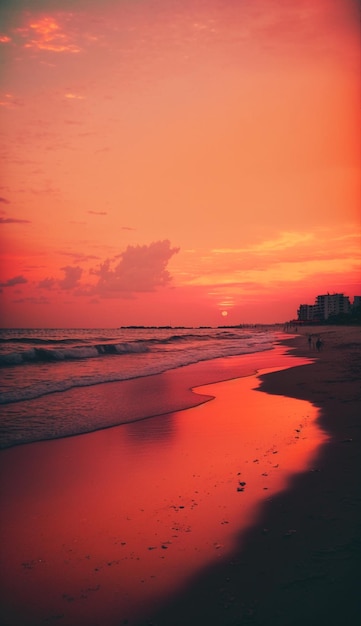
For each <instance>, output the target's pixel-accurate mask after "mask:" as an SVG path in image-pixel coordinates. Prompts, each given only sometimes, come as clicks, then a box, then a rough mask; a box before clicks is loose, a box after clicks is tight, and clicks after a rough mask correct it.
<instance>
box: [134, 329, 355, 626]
mask: <svg viewBox="0 0 361 626" xmlns="http://www.w3.org/2000/svg"><path fill="white" fill-rule="evenodd" d="M309 333H314V334H316V333H317V334H318V333H319V334H320V335H321V337H322V339H323V341H324V346H323V349H322V351H321V352H320V353H316V352H315V351H310V350H309V347H308V342H307V336H308V334H309ZM283 343H285V344H286V345H288V346H289V348H290V352H291V354H297V355H306V356H308V355H311V354H312V355H313V356H315V357H316V360H315V362H314V363H313V364H312V365H308V366H306V367H302V366H301V367H295V368H291V369H288V370H284V371H282V372H277V373H270V374H267V375H265V376H262V377H261V378H262V387H261V388H262V389H263V390H264V391H266V392H267V393H270V394H284V395H287V396H293V397H295V398H300V399H307V400H310V401H311V402H312V403H314V404H315V405H316V406H318V407H320V409H321V412H320V417H319V423H320V425H321V427H322V428H323V429H324V431H325V432H326V433H327V434H328V435H329V436H330V438H329V440H328V442H327V443H326V444H325V445H323V446H322V448H321V450H320V453H319V455H318V458H317V460H316V462H315V464H314V467H313V468H312V470H311V471H307V472H306V473H303V474H301V475H298V476H296V477H295V478H293V480H292V482H291V485H290V487H289V489H288V490H287V491H286V492H284V493H281V494H280V495H278V496H276V497H274V498H273V499H272V501H271V502H268V503H266V505H265V506H264V508H263V513H262V516H261V518H260V520H259V521H258V523H257V524H256V525H255V526H254V527H253V528H252V529H251V530H250V531H249V532H248V533H247V535H246V542H245V541H244V539H245V538H244V536H243V538H242V546H243V547H240V549H239V550H238V551H237V550H235V551H234V553H233V555H232V558H231V559H228V560H226V561H225V562H223V563H222V564H221V565H219V566H217V567H214V568H209V570H208V571H205V572H204V573H203V574H202V575H201V576H200V577H198V578H197V579H196V580H194V581H193V584H192V587H191V588H189V589H188V591H187V593H184V594H182V595H181V596H180V597H179V598H178V599H177V600H175V601H174V602H171V603H170V604H169V605H168V606H167V607H165V608H164V610H163V611H162V612H160V613H159V614H158V615H155V616H153V619H152V620H149V621H148V622H143V623H144V624H154V626H171V625H172V626H178V625H179V626H181V625H182V626H183V625H186V624H187V625H188V626H196V625H198V624H203V623H204V624H209V625H212V626H243V625H251V624H252V625H255V626H256V625H258V626H306V625H307V626H323V625H325V626H326V625H327V626H339V624H344V625H345V626H346V625H347V626H353V625H356V624H359V623H361V551H360V544H361V532H360V531H361V528H360V508H361V498H360V495H361V494H360V477H361V472H360V459H361V454H360V452H361V451H360V426H361V402H360V400H361V392H360V379H361V376H360V374H361V329H360V328H359V327H319V328H302V329H298V336H297V337H292V338H290V339H289V340H287V339H286V340H285V341H283ZM244 546H245V547H244Z"/></svg>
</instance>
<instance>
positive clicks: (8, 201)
mask: <svg viewBox="0 0 361 626" xmlns="http://www.w3.org/2000/svg"><path fill="white" fill-rule="evenodd" d="M0 202H4V204H10V200H7V199H6V198H0Z"/></svg>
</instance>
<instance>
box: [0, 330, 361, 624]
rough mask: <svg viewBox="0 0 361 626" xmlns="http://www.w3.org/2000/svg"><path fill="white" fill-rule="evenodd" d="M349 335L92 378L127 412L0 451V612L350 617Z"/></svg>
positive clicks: (121, 619)
mask: <svg viewBox="0 0 361 626" xmlns="http://www.w3.org/2000/svg"><path fill="white" fill-rule="evenodd" d="M316 332H319V333H320V334H321V335H322V338H323V340H324V341H323V347H322V350H321V351H320V352H318V351H317V350H316V349H315V348H314V347H311V348H310V347H309V345H308V340H307V336H308V334H310V333H313V334H316ZM360 347H361V333H360V329H359V328H351V327H345V328H341V327H320V328H318V329H316V330H315V329H307V328H302V329H297V332H296V331H295V330H293V331H292V333H291V332H290V334H289V336H288V335H287V334H284V335H282V337H281V339H280V342H279V345H278V346H277V347H276V348H275V349H274V350H270V351H266V352H263V353H257V354H253V355H242V356H241V357H229V358H225V359H214V360H212V361H208V362H204V363H197V364H194V365H189V366H186V367H183V368H178V369H174V370H170V371H168V372H166V373H165V374H160V375H157V376H155V377H147V381H146V382H147V387H146V389H147V392H146V393H145V387H144V383H145V380H139V381H124V382H121V383H111V384H107V385H103V386H99V387H101V388H102V389H103V393H104V394H107V395H108V397H109V394H110V393H111V394H113V391H112V390H114V394H116V393H118V391H116V390H120V389H122V390H123V392H122V393H127V394H132V395H134V397H136V398H137V402H138V405H139V406H137V408H136V410H137V411H138V413H137V414H136V415H135V414H134V415H135V417H136V418H137V419H138V421H134V422H133V423H129V424H123V425H122V426H117V427H114V428H108V429H103V430H98V431H96V432H93V433H89V434H86V435H79V436H74V437H67V438H60V439H54V440H53V441H41V442H37V443H30V444H26V445H23V446H16V447H14V448H10V449H7V450H3V451H1V453H0V473H1V483H2V484H1V503H2V510H3V511H5V515H4V514H3V515H2V522H1V543H2V550H1V552H2V557H1V558H2V566H1V570H2V571H1V578H2V585H1V587H2V602H1V604H2V623H4V624H6V625H7V626H12V625H14V626H15V624H16V625H17V624H23V625H24V626H35V625H40V624H53V623H56V624H63V625H64V626H76V625H79V626H81V625H83V624H84V625H86V626H97V625H99V626H113V625H114V626H116V625H117V624H129V625H133V626H135V625H136V626H140V625H142V626H143V625H144V626H150V625H151V624H152V625H153V626H157V625H159V626H161V625H163V626H177V625H179V626H180V625H181V624H182V625H183V624H187V625H190V626H193V625H194V626H195V625H198V624H200V623H207V624H211V625H214V626H231V625H232V626H235V625H242V624H255V625H257V624H259V625H262V626H263V625H264V626H266V625H269V624H270V625H272V624H277V625H284V626H292V625H293V624H294V625H298V624H299V625H301V624H305V623H307V624H311V625H313V624H314V625H315V626H316V624H317V625H319V624H323V623H325V624H339V623H340V622H341V623H345V624H346V623H347V624H353V623H357V621H358V617H360V616H361V613H360V604H359V602H360V601H359V591H360V527H359V522H360V489H359V469H360V468H359V465H360V463H359V459H360V437H359V428H360V422H359V415H358V414H359V412H360V370H361V363H360ZM256 372H259V374H256ZM149 385H150V386H149ZM191 388H192V389H193V391H191V390H190V389H191ZM124 390H125V391H124ZM76 393H86V391H84V390H83V391H79V392H76V391H70V392H68V394H69V396H68V397H69V398H71V397H72V395H74V394H76ZM159 394H162V396H163V397H164V402H163V407H164V410H163V411H162V415H159V416H157V414H156V412H155V413H154V417H151V418H150V419H142V418H143V417H145V416H146V414H147V412H146V411H144V412H143V413H142V412H141V410H140V409H141V408H142V401H141V400H142V398H143V401H144V402H146V403H148V408H149V402H151V401H154V411H156V408H157V406H158V405H157V402H156V400H155V399H154V396H155V395H157V396H158V395H159ZM111 397H113V398H114V397H115V396H114V395H112V396H111ZM180 408H183V409H184V410H179V409H180ZM143 410H144V407H143ZM148 413H149V410H148ZM134 415H133V417H134ZM240 425H241V428H240ZM241 499H242V500H241ZM240 503H241V504H240Z"/></svg>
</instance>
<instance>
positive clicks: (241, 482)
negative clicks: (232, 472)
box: [239, 480, 247, 487]
mask: <svg viewBox="0 0 361 626" xmlns="http://www.w3.org/2000/svg"><path fill="white" fill-rule="evenodd" d="M239 484H240V485H241V487H244V486H245V485H247V483H246V482H245V481H244V480H242V481H241V480H240V481H239Z"/></svg>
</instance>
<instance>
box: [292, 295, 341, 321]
mask: <svg viewBox="0 0 361 626" xmlns="http://www.w3.org/2000/svg"><path fill="white" fill-rule="evenodd" d="M350 311H351V304H350V299H349V297H348V296H344V295H343V293H333V294H329V293H327V294H323V295H320V296H317V297H316V300H315V304H313V305H312V304H301V305H300V308H299V309H298V311H297V314H298V320H299V321H300V322H301V321H302V322H306V321H308V322H310V321H312V322H324V321H325V320H328V319H329V318H330V317H333V316H334V315H340V314H347V313H350Z"/></svg>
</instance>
